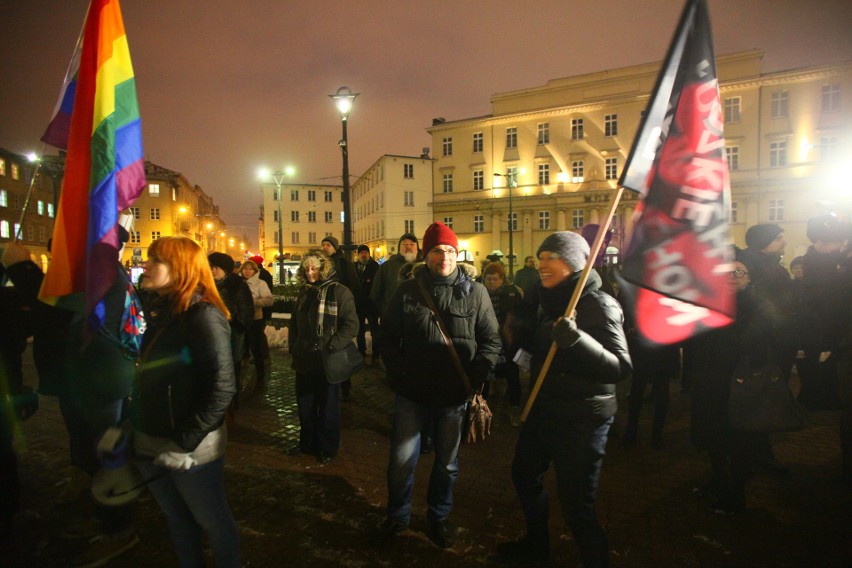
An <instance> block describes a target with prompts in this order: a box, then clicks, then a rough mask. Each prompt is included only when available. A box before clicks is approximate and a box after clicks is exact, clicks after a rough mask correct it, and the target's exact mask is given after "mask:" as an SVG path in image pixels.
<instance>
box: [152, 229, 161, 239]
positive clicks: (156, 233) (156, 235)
mask: <svg viewBox="0 0 852 568" xmlns="http://www.w3.org/2000/svg"><path fill="white" fill-rule="evenodd" d="M159 238H160V231H151V240H152V241H156V240H157V239H159Z"/></svg>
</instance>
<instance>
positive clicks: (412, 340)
mask: <svg viewBox="0 0 852 568" xmlns="http://www.w3.org/2000/svg"><path fill="white" fill-rule="evenodd" d="M458 267H459V268H458V270H457V271H456V276H455V280H453V281H450V282H447V283H446V284H444V283H441V282H436V281H435V280H434V279H433V278H432V276H431V274H430V272H429V270H428V269H427V268H426V266H425V265H424V264H418V265H416V266H415V267H414V277H413V278H412V279H410V280H406V281H404V282H401V283H400V284H399V287H397V289H396V291H395V292H394V295H393V297H391V300H390V302H389V304H388V307H387V311H386V312H385V314H384V318H383V321H382V330H381V331H382V337H383V338H384V342H383V343H382V345H383V347H382V357H384V359H385V365H386V366H387V369H388V373H389V374H390V377H391V383H392V384H391V386H392V387H393V389H394V390H395V391H396V392H397V393H398V394H400V395H402V396H404V397H406V398H408V399H410V400H413V401H415V402H418V403H421V404H427V405H431V406H451V405H456V404H462V403H463V402H464V401H465V400H466V398H467V396H468V393H467V391H466V390H465V387H464V383H463V382H462V379H461V378H460V377H459V375H458V372H457V371H456V369H455V366H454V365H453V361H452V359H451V358H450V354H449V350H448V349H447V346H446V345H445V344H444V342H443V341H442V339H441V334H440V332H439V330H438V326H437V324H436V323H435V322H434V321H433V318H432V313H431V312H430V311H429V308H428V307H427V306H426V304H425V303H424V302H423V299H422V296H421V293H420V290H419V289H418V281H420V282H422V283H423V285H424V286H425V288H426V290H428V291H430V292H431V293H432V299H433V301H434V302H435V306H436V307H437V309H438V312H439V313H440V314H441V318H442V319H443V321H444V324H445V325H446V327H447V329H448V330H449V333H450V336H451V339H452V341H453V345H454V346H455V348H456V351H457V352H458V355H459V358H460V359H461V361H462V364H463V365H464V367H465V371H466V372H467V375H468V378H469V379H470V382H471V385H472V387H473V388H474V389H476V388H478V386H479V385H480V384H481V383H482V382H483V381H484V380H485V378H486V377H487V376H488V373H489V371H491V368H492V367H493V366H494V365H495V364H496V362H497V358H498V356H499V354H500V348H501V342H500V333H499V330H498V327H497V318H496V317H495V316H494V308H493V307H492V306H491V300H490V299H489V297H488V291H487V290H486V289H485V286H483V285H482V284H479V283H478V282H474V281H473V268H472V267H470V266H467V265H464V264H459V265H458Z"/></svg>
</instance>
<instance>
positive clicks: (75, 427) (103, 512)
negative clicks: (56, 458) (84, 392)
mask: <svg viewBox="0 0 852 568" xmlns="http://www.w3.org/2000/svg"><path fill="white" fill-rule="evenodd" d="M59 409H60V411H61V412H62V418H63V420H64V421H65V427H66V428H67V429H68V438H69V442H70V444H69V445H70V449H71V462H72V463H73V464H74V465H76V466H77V467H79V468H80V469H82V470H83V471H85V472H86V473H88V474H89V475H95V474H96V473H97V472H98V470H99V469H100V467H101V466H100V462H99V460H98V455H97V445H98V440H100V437H101V436H102V435H103V433H104V432H105V431H106V429H107V428H109V427H110V426H117V425H119V424H120V423H121V421H122V420H123V419H124V411H125V400H124V399H104V398H100V397H88V396H73V397H70V396H69V397H60V398H59ZM95 505H96V506H95V515H96V516H97V518H98V519H100V521H101V523H102V524H103V529H104V533H105V534H118V533H121V532H123V531H124V530H126V529H128V528H129V527H130V526H131V525H132V524H133V514H134V511H135V510H136V505H135V504H134V503H129V504H127V505H122V506H117V507H106V506H103V505H100V504H98V503H95Z"/></svg>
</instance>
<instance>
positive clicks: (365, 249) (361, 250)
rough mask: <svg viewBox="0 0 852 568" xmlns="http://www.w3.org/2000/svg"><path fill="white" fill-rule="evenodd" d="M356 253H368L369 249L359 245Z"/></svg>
mask: <svg viewBox="0 0 852 568" xmlns="http://www.w3.org/2000/svg"><path fill="white" fill-rule="evenodd" d="M358 252H370V247H368V246H367V245H359V246H358Z"/></svg>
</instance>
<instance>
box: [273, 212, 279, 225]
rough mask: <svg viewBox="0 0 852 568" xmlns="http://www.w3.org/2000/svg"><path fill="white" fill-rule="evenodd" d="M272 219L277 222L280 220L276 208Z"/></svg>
mask: <svg viewBox="0 0 852 568" xmlns="http://www.w3.org/2000/svg"><path fill="white" fill-rule="evenodd" d="M272 221H273V222H275V223H277V222H278V211H275V210H273V211H272Z"/></svg>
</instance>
